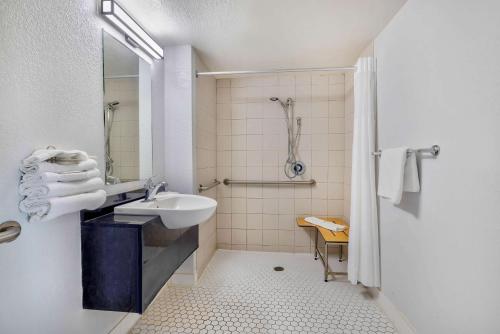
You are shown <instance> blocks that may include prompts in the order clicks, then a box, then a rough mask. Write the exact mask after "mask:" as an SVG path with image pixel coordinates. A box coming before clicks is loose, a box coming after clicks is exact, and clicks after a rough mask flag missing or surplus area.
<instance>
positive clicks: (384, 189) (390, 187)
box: [378, 147, 408, 204]
mask: <svg viewBox="0 0 500 334" xmlns="http://www.w3.org/2000/svg"><path fill="white" fill-rule="evenodd" d="M407 151H408V147H398V148H390V149H385V150H383V151H382V155H381V156H380V165H379V179H378V195H379V196H381V197H384V198H387V199H389V200H390V201H391V202H392V203H393V204H399V202H401V196H402V194H403V184H404V172H405V164H406V152H407Z"/></svg>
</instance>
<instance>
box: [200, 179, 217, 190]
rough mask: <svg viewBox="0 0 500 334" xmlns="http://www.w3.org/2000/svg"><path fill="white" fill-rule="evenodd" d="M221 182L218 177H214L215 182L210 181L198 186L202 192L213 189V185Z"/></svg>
mask: <svg viewBox="0 0 500 334" xmlns="http://www.w3.org/2000/svg"><path fill="white" fill-rule="evenodd" d="M219 184H220V181H219V180H217V179H214V182H212V183H210V184H209V185H206V186H204V185H203V184H200V185H199V186H198V192H200V193H201V192H202V191H207V190H210V189H212V188H213V187H216V186H218V185H219Z"/></svg>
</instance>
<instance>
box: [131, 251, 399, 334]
mask: <svg viewBox="0 0 500 334" xmlns="http://www.w3.org/2000/svg"><path fill="white" fill-rule="evenodd" d="M275 266H283V267H285V270H284V271H281V272H276V271H274V270H273V267H275ZM335 269H337V268H335ZM131 333H133V334H139V333H140V334H150V333H151V334H160V333H200V334H201V333H206V334H209V333H213V334H216V333H276V334H278V333H283V334H284V333H294V334H295V333H353V334H354V333H370V334H371V333H373V334H375V333H396V329H395V328H394V326H393V325H392V323H391V322H390V321H389V320H388V319H387V318H386V317H385V316H384V314H383V313H382V312H381V311H380V310H379V308H378V306H377V305H376V303H375V302H374V301H373V300H371V299H370V298H369V297H368V295H367V293H366V291H365V290H364V289H363V288H362V287H360V286H353V285H351V284H350V283H348V282H346V281H345V278H344V279H340V278H339V280H338V281H330V282H328V283H325V282H323V278H322V266H321V264H320V263H319V262H318V261H314V260H313V259H312V256H311V255H309V254H286V253H264V252H260V253H259V252H240V251H225V250H218V251H217V253H216V254H215V255H214V257H213V259H212V260H211V262H210V264H209V265H208V267H207V269H206V270H205V273H204V274H203V276H202V278H201V279H200V282H199V283H198V285H197V286H193V287H187V286H180V285H167V286H166V287H164V288H163V290H162V291H161V292H160V294H159V296H158V297H157V298H156V300H155V301H154V303H152V304H151V305H150V307H149V308H148V309H147V311H146V312H145V313H144V315H143V316H142V318H141V319H140V320H139V321H138V323H137V324H136V325H135V327H134V328H133V329H132V331H131Z"/></svg>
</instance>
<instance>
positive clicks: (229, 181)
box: [223, 179, 316, 186]
mask: <svg viewBox="0 0 500 334" xmlns="http://www.w3.org/2000/svg"><path fill="white" fill-rule="evenodd" d="M223 183H224V184H225V185H226V186H227V185H230V184H262V185H281V184H282V185H286V184H288V185H291V184H306V185H307V184H310V185H314V184H316V180H313V179H311V180H304V181H293V180H290V181H266V180H261V181H256V180H231V179H224V181H223Z"/></svg>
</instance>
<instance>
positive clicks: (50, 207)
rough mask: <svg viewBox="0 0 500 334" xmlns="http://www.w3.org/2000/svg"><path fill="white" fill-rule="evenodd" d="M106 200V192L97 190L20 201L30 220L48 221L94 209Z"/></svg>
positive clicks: (21, 208) (22, 209)
mask: <svg viewBox="0 0 500 334" xmlns="http://www.w3.org/2000/svg"><path fill="white" fill-rule="evenodd" d="M105 201H106V192H105V191H104V190H97V191H94V192H90V193H85V194H79V195H74V196H65V197H53V198H36V199H30V198H29V197H27V198H25V199H24V200H22V201H21V203H19V209H20V210H21V211H22V212H24V213H26V214H28V217H29V221H30V222H32V221H47V220H50V219H54V218H57V217H60V216H63V215H66V214H68V213H72V212H78V211H80V210H84V209H86V210H94V209H97V208H98V207H100V206H101V205H102V204H104V202H105Z"/></svg>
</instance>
